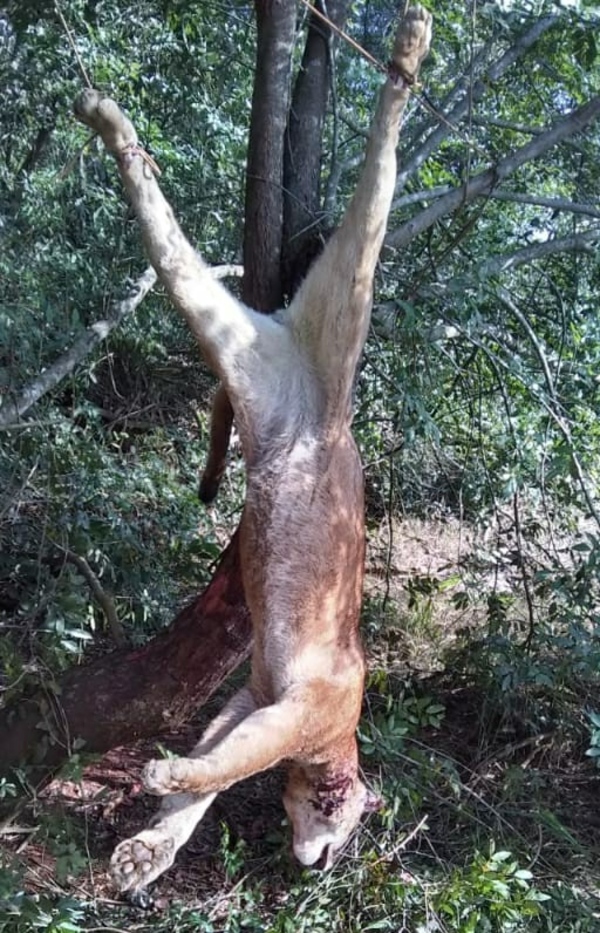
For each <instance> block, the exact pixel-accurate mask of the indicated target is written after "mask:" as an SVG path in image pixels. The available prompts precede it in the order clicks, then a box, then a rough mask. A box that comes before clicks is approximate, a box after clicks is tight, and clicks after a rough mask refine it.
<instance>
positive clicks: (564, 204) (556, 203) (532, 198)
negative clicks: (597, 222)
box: [490, 191, 600, 217]
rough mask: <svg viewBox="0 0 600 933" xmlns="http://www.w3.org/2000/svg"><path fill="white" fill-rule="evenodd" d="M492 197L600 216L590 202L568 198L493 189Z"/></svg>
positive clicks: (599, 210) (499, 199)
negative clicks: (584, 202) (583, 202)
mask: <svg viewBox="0 0 600 933" xmlns="http://www.w3.org/2000/svg"><path fill="white" fill-rule="evenodd" d="M490 197H491V198H494V200H495V201H514V202H515V203H516V204H534V205H537V206H539V207H548V208H550V209H551V210H553V211H568V212H569V213H571V214H586V215H587V216H588V217H600V209H598V208H597V207H591V206H590V205H589V204H581V203H579V202H577V201H569V199H568V198H546V197H543V196H541V195H538V194H521V193H519V192H518V191H492V192H491V193H490Z"/></svg>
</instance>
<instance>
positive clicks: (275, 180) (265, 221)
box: [242, 0, 296, 311]
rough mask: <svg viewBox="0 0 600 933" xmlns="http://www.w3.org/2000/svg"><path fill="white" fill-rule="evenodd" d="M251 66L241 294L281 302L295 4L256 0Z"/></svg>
mask: <svg viewBox="0 0 600 933" xmlns="http://www.w3.org/2000/svg"><path fill="white" fill-rule="evenodd" d="M256 26H257V43H256V72H255V77H254V92H253V95H252V118H251V121H250V136H249V139H248V164H247V169H246V206H245V219H246V223H245V228H244V279H243V282H242V298H243V300H244V301H245V302H246V304H247V305H250V307H251V308H256V310H257V311H274V310H275V309H276V308H278V307H280V306H281V303H282V291H281V266H280V260H281V228H282V222H283V144H284V133H285V126H286V122H287V118H288V110H289V100H290V80H291V68H292V50H293V46H294V35H295V28H296V4H295V3H290V2H289V0H256Z"/></svg>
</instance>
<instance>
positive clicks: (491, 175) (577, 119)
mask: <svg viewBox="0 0 600 933" xmlns="http://www.w3.org/2000/svg"><path fill="white" fill-rule="evenodd" d="M599 114H600V97H594V98H592V100H590V101H588V103H587V104H584V105H583V106H582V107H578V108H577V109H576V110H573V111H572V112H571V113H570V114H569V115H568V116H567V117H564V118H563V119H562V120H559V121H558V122H557V123H555V124H554V126H552V127H551V128H550V129H549V130H546V131H545V132H544V133H541V134H540V135H539V136H537V137H536V138H535V139H532V140H531V141H530V142H528V143H526V145H524V146H521V148H520V149H516V150H515V151H514V152H512V153H511V154H510V155H509V156H506V157H505V158H504V159H500V161H499V162H497V163H496V164H495V165H494V166H493V167H492V168H490V169H487V170H486V171H485V172H481V173H480V174H479V175H474V176H473V177H472V178H471V180H470V181H469V182H468V183H467V184H466V185H461V186H460V187H459V188H453V189H452V191H450V192H448V194H446V195H444V196H443V197H441V198H439V199H438V200H437V201H436V202H435V204H431V205H430V206H429V207H427V208H425V210H424V211H421V213H420V214H417V216H416V217H413V218H412V219H411V220H409V221H407V222H406V223H405V224H403V225H402V226H401V227H399V228H398V229H397V230H394V231H392V232H391V233H390V234H388V236H387V238H386V244H387V245H388V246H393V247H396V248H399V247H403V246H406V245H407V243H409V242H410V241H411V240H413V239H414V237H416V236H418V235H419V234H420V233H422V232H423V231H424V230H427V229H428V228H429V227H431V226H432V225H433V224H434V223H436V221H438V220H440V218H441V217H444V216H445V215H446V214H450V213H452V212H453V211H455V210H457V208H459V207H461V206H462V205H464V204H468V203H469V202H470V201H472V200H473V199H474V198H478V197H481V196H483V195H486V196H487V195H489V194H490V193H491V192H492V191H493V189H494V188H495V187H496V186H497V185H498V183H499V182H501V181H503V180H504V179H505V178H508V176H509V175H511V174H512V173H513V172H515V171H516V170H517V169H518V168H520V167H521V165H524V164H525V163H526V162H531V161H533V160H534V159H539V158H540V156H542V155H544V153H545V152H547V151H548V149H551V148H552V147H553V146H556V145H558V143H560V142H562V141H563V140H564V139H567V138H568V137H569V136H572V135H574V134H575V133H578V132H580V131H581V130H582V129H583V128H584V127H585V126H587V125H588V124H589V123H591V122H592V121H593V120H595V119H596V118H597V117H598V115H599Z"/></svg>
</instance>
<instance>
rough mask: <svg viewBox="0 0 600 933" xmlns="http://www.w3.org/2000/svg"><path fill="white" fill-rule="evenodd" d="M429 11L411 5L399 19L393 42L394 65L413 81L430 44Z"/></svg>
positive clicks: (403, 75)
mask: <svg viewBox="0 0 600 933" xmlns="http://www.w3.org/2000/svg"><path fill="white" fill-rule="evenodd" d="M431 22H432V19H431V13H428V11H427V10H425V9H423V7H422V6H413V7H410V9H409V10H408V11H407V13H406V16H405V17H404V18H403V19H402V20H401V21H400V25H399V26H398V32H397V33H396V41H395V43H394V56H393V60H394V65H395V67H396V68H397V70H398V72H399V74H400V75H402V77H404V78H405V79H406V80H407V81H408V82H409V83H410V82H413V81H414V80H415V79H416V77H417V75H418V73H419V67H420V65H421V62H422V61H423V59H424V58H425V57H426V56H427V53H428V52H429V46H430V44H431Z"/></svg>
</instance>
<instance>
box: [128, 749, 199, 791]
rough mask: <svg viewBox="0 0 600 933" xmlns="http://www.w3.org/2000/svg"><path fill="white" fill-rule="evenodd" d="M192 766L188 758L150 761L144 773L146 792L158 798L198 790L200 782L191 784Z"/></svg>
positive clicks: (143, 780) (195, 765)
mask: <svg viewBox="0 0 600 933" xmlns="http://www.w3.org/2000/svg"><path fill="white" fill-rule="evenodd" d="M190 764H193V766H194V768H195V769H197V768H198V764H197V762H192V763H190V762H189V761H188V760H187V759H186V758H158V759H153V760H152V761H149V762H148V763H147V764H146V765H145V766H144V769H143V771H142V784H143V785H144V790H145V791H146V792H147V793H149V794H155V795H156V796H157V797H164V796H165V794H176V793H179V792H180V791H184V790H198V789H201V788H199V787H198V781H194V782H193V783H192V782H190V776H191V775H190Z"/></svg>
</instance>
